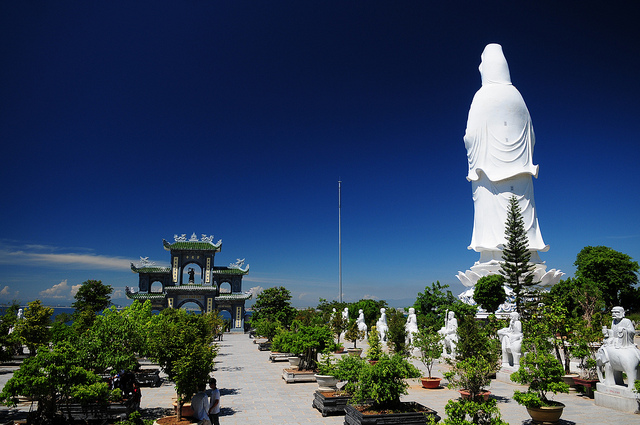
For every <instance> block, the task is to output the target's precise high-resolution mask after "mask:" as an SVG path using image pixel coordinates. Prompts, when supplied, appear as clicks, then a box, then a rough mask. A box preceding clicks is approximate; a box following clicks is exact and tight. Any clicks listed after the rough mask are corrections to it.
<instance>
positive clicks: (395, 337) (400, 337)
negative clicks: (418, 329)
mask: <svg viewBox="0 0 640 425" xmlns="http://www.w3.org/2000/svg"><path fill="white" fill-rule="evenodd" d="M387 313H388V325H389V331H388V332H387V341H388V343H389V347H390V348H391V349H392V350H393V352H394V353H396V354H401V355H407V354H409V350H408V348H407V330H406V328H405V326H404V325H405V323H406V319H405V317H404V314H402V312H400V311H399V310H396V309H391V308H390V309H388V310H387Z"/></svg>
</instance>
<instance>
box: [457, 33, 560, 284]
mask: <svg viewBox="0 0 640 425" xmlns="http://www.w3.org/2000/svg"><path fill="white" fill-rule="evenodd" d="M481 58H482V59H481V63H480V75H481V77H482V87H480V89H479V90H478V91H477V92H476V94H475V96H474V97H473V101H472V102H471V107H470V108H469V116H468V119H467V129H466V131H465V135H464V145H465V147H466V149H467V161H468V166H469V169H468V174H467V180H469V181H470V182H471V186H472V192H473V206H474V218H473V233H472V236H471V243H470V244H469V247H468V249H472V250H474V251H476V252H478V253H480V259H479V260H478V261H477V262H476V263H475V265H474V266H473V267H471V270H468V271H467V272H465V273H462V272H459V273H458V279H460V282H461V283H462V284H463V285H465V286H468V287H471V286H473V285H475V283H476V282H477V281H478V279H479V278H480V277H482V276H487V275H489V274H496V273H498V270H499V269H500V261H502V249H503V247H504V246H505V245H506V243H507V241H506V238H505V223H506V219H507V211H508V207H509V199H510V198H511V197H512V196H515V197H516V199H517V200H518V205H519V207H520V211H521V214H522V218H523V220H524V224H525V229H526V232H527V238H528V248H529V251H530V252H531V260H530V262H531V263H532V264H535V267H536V269H535V271H534V276H535V279H536V281H539V282H540V284H541V285H554V284H555V283H557V282H558V280H559V279H560V278H561V277H562V275H563V274H564V273H562V272H560V271H558V270H555V269H552V270H549V271H546V265H544V263H543V262H542V260H541V259H540V256H539V255H538V253H539V252H546V251H548V250H549V246H548V245H546V244H545V243H544V240H543V239H542V234H541V232H540V227H539V225H538V217H537V214H536V205H535V201H534V197H533V177H536V178H537V177H538V166H537V165H534V163H533V147H534V145H535V136H534V132H533V124H532V123H531V116H530V115H529V110H528V109H527V105H526V104H525V102H524V99H523V98H522V95H521V94H520V92H519V91H518V89H516V88H515V87H514V86H513V84H511V76H510V74H509V66H508V65H507V60H506V59H505V57H504V54H503V53H502V46H500V45H499V44H489V45H487V46H486V47H485V49H484V52H483V53H482V56H481Z"/></svg>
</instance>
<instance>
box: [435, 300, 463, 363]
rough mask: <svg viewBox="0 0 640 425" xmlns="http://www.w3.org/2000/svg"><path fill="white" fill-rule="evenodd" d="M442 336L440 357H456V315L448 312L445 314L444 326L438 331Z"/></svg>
mask: <svg viewBox="0 0 640 425" xmlns="http://www.w3.org/2000/svg"><path fill="white" fill-rule="evenodd" d="M438 333H439V334H440V335H442V342H443V344H442V357H451V358H454V357H455V356H456V346H457V345H458V319H456V313H455V312H453V311H450V312H448V313H447V318H446V320H445V322H444V326H443V327H442V328H440V330H439V331H438Z"/></svg>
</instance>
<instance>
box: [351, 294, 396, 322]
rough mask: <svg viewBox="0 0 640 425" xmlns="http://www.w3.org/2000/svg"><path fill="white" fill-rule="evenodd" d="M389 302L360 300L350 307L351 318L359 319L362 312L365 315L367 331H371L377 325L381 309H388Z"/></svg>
mask: <svg viewBox="0 0 640 425" xmlns="http://www.w3.org/2000/svg"><path fill="white" fill-rule="evenodd" d="M387 307H388V305H387V302H386V301H384V300H364V299H363V300H360V301H358V302H356V303H353V304H351V305H350V306H349V317H358V316H359V314H360V310H362V313H363V314H364V323H365V324H366V325H367V329H371V327H372V326H374V325H375V324H376V321H377V320H378V317H379V316H380V309H381V308H387Z"/></svg>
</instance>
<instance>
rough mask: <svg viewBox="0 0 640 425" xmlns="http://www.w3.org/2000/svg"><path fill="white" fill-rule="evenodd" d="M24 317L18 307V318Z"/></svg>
mask: <svg viewBox="0 0 640 425" xmlns="http://www.w3.org/2000/svg"><path fill="white" fill-rule="evenodd" d="M21 319H24V312H23V311H22V309H21V308H19V309H18V320H21Z"/></svg>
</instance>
